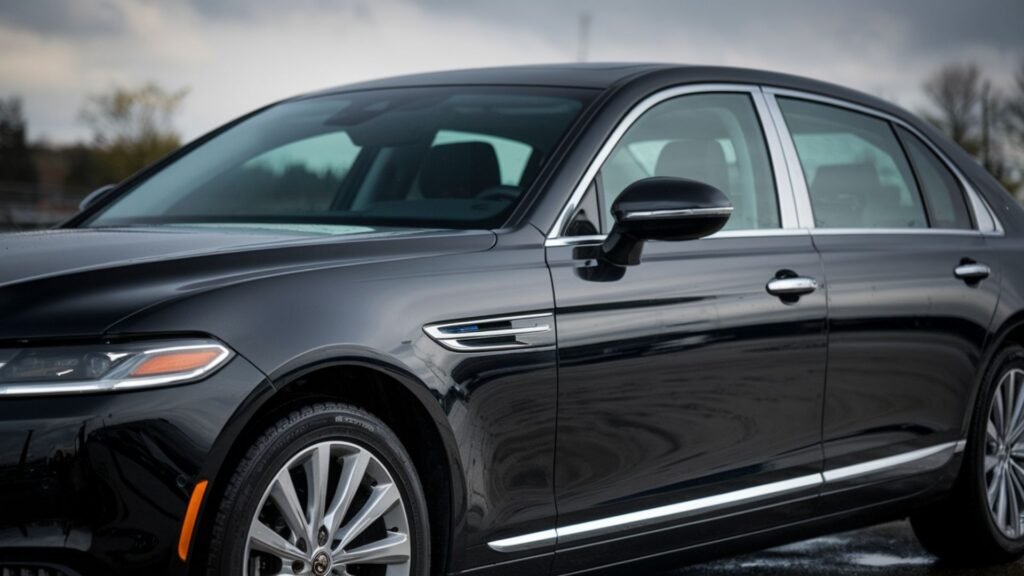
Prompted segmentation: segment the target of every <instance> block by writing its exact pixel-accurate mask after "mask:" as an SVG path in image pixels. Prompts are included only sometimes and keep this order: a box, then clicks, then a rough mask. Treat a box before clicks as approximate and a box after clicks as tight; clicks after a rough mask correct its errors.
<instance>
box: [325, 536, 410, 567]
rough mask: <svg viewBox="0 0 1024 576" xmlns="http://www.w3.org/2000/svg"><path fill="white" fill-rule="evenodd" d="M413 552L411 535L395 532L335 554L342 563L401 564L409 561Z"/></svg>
mask: <svg viewBox="0 0 1024 576" xmlns="http://www.w3.org/2000/svg"><path fill="white" fill-rule="evenodd" d="M411 553H412V552H411V548H410V546H409V537H408V536H406V535H405V534H401V533H398V532H393V533H391V534H389V535H388V536H387V537H386V538H384V539H383V540H379V541H377V542H373V543H371V544H366V545H363V546H360V547H358V548H355V549H353V550H349V551H343V550H339V551H338V552H335V553H334V555H333V556H334V561H335V562H336V563H340V564H401V563H402V562H408V561H409V557H410V555H411Z"/></svg>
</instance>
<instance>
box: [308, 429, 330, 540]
mask: <svg viewBox="0 0 1024 576" xmlns="http://www.w3.org/2000/svg"><path fill="white" fill-rule="evenodd" d="M330 467H331V447H330V445H328V444H320V445H318V446H316V447H315V448H314V449H313V453H312V454H310V458H309V460H306V462H305V465H304V468H305V470H306V494H307V495H308V496H307V500H306V514H307V517H308V518H309V525H308V531H307V535H308V536H307V537H308V538H309V542H310V543H311V545H313V546H315V545H316V544H317V540H318V532H319V531H320V528H321V527H322V526H323V525H324V507H325V503H326V501H327V476H328V474H329V472H330Z"/></svg>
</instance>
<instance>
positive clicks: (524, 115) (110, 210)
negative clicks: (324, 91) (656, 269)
mask: <svg viewBox="0 0 1024 576" xmlns="http://www.w3.org/2000/svg"><path fill="white" fill-rule="evenodd" d="M593 95H594V92H593V91H590V90H570V89H546V88H527V87H522V88H515V87H502V88H487V87H444V88H441V87H431V88H409V89H394V90H379V91H366V92H354V93H347V94H335V95H327V96H318V97H311V98H305V99H299V100H293V101H289V102H284V103H281V104H277V105H275V106H272V107H270V108H268V109H266V110H264V111H262V112H259V113H257V114H255V115H253V116H252V117H250V118H248V119H245V120H243V121H242V122H240V123H238V124H236V125H234V126H232V127H229V128H228V129H226V130H225V131H223V132H221V133H220V134H217V135H215V136H213V137H212V138H210V139H209V140H207V141H206V142H203V143H201V144H199V145H198V146H196V147H195V148H193V149H192V150H190V151H188V152H187V153H185V154H184V155H182V156H181V157H179V158H178V159H176V160H175V161H173V162H171V163H170V164H168V165H167V166H166V167H164V168H163V169H161V170H159V171H158V172H156V173H154V174H153V175H151V176H149V177H148V178H146V179H144V180H142V181H141V182H139V183H137V184H135V185H134V186H133V187H132V189H130V190H128V191H127V192H126V193H124V194H122V195H121V196H120V197H119V198H117V199H116V200H114V201H113V202H112V203H111V204H110V205H109V206H107V207H105V208H104V209H103V210H102V211H101V212H100V213H98V214H97V215H95V216H94V217H93V218H92V219H91V220H90V221H89V222H88V223H87V224H86V226H132V225H160V224H174V225H194V224H202V225H231V226H234V227H237V226H246V225H253V226H260V225H266V224H274V225H275V226H285V227H286V226H288V225H295V227H296V229H303V226H308V225H309V224H317V225H321V226H319V227H318V229H325V228H326V229H329V228H330V226H332V225H334V226H336V227H337V229H338V231H339V233H341V232H343V231H346V230H353V229H365V227H371V228H385V227H427V228H481V229H482V228H494V227H498V226H501V225H502V224H503V223H504V221H505V220H506V219H507V217H508V215H509V214H510V213H511V212H512V210H513V209H514V208H515V206H516V205H517V204H518V202H519V201H520V199H521V198H522V196H523V194H524V193H525V191H526V190H527V189H528V188H529V186H530V185H531V184H532V182H533V180H534V179H535V178H536V176H537V174H538V173H539V172H540V170H541V169H542V168H543V167H544V165H545V163H546V162H547V161H548V160H549V159H550V158H551V155H552V153H553V152H554V150H555V148H556V147H557V146H558V145H559V143H560V142H561V140H562V139H563V137H564V136H565V134H566V133H567V132H568V131H569V128H570V126H571V125H572V124H573V122H574V121H575V119H576V118H577V116H578V115H579V113H580V112H581V111H582V110H583V108H584V107H585V106H586V104H587V103H588V102H589V101H590V99H591V98H592V96H593ZM352 225H356V226H352Z"/></svg>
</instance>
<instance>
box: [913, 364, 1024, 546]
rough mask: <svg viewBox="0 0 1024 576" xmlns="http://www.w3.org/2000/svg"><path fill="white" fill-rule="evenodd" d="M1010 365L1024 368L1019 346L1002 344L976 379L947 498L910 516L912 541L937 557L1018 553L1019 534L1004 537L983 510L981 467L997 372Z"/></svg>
mask: <svg viewBox="0 0 1024 576" xmlns="http://www.w3.org/2000/svg"><path fill="white" fill-rule="evenodd" d="M1015 368H1016V369H1022V370H1024V348H1022V347H1020V346H1017V345H1008V346H1006V347H1005V348H1003V349H1002V350H1001V351H1000V352H999V353H998V354H997V355H996V357H995V358H994V359H993V361H992V364H991V367H990V368H989V370H988V372H987V374H986V376H985V381H984V382H983V383H982V388H981V390H980V393H979V395H978V401H977V403H976V407H975V410H974V414H973V416H972V418H971V429H970V436H969V437H968V442H967V448H966V450H965V452H964V464H963V468H962V470H961V472H960V477H959V479H958V480H957V484H956V487H955V488H954V490H953V492H952V493H951V494H950V496H949V497H948V498H946V499H944V500H942V501H940V502H937V503H935V504H933V505H931V506H929V507H928V508H927V509H925V510H922V511H920V512H918V513H917V514H915V515H913V516H911V519H910V520H911V525H912V526H913V528H914V533H915V534H916V535H917V538H918V540H920V542H921V544H922V545H923V546H924V548H925V549H926V550H928V551H929V552H931V553H932V554H934V555H935V556H937V557H939V558H940V559H942V560H945V561H948V562H951V563H954V564H959V565H967V566H988V565H993V564H1002V563H1007V562H1012V561H1014V560H1017V559H1019V558H1021V556H1024V536H1019V537H1017V538H1014V539H1011V538H1008V537H1007V536H1006V535H1004V534H1003V532H1002V531H1001V530H1000V529H999V528H998V527H997V526H996V522H995V521H994V520H993V518H992V514H991V513H990V512H989V503H988V495H987V487H986V486H987V482H986V478H985V471H984V462H985V446H986V426H987V423H988V415H989V411H990V410H991V407H992V404H993V401H994V398H995V393H996V391H997V389H998V384H999V382H1000V380H1001V379H1002V377H1003V375H1004V374H1006V373H1007V372H1008V371H1009V370H1011V369H1015Z"/></svg>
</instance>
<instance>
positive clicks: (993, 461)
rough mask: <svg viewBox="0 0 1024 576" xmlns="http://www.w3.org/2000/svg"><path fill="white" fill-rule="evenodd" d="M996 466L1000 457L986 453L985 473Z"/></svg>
mask: <svg viewBox="0 0 1024 576" xmlns="http://www.w3.org/2000/svg"><path fill="white" fill-rule="evenodd" d="M996 466H999V458H998V457H996V456H989V455H988V454H986V455H985V474H988V473H989V472H991V471H992V470H994V469H995V467H996Z"/></svg>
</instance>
